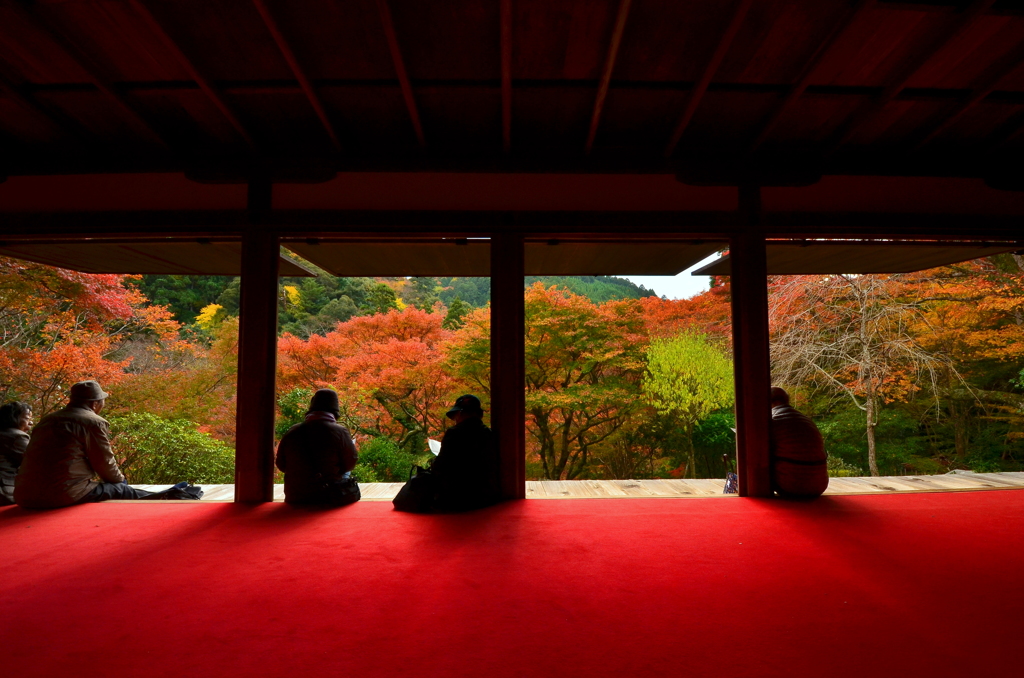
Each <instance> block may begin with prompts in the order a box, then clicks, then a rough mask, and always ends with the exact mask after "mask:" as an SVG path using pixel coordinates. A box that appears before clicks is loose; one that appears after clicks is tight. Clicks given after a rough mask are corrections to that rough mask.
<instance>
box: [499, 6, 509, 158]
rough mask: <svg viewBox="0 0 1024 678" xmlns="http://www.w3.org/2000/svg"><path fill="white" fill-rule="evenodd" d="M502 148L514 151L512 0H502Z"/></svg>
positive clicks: (507, 151)
mask: <svg viewBox="0 0 1024 678" xmlns="http://www.w3.org/2000/svg"><path fill="white" fill-rule="evenodd" d="M499 11H500V13H501V148H502V150H503V151H504V152H505V153H509V152H511V151H512V0H501V6H500V10H499Z"/></svg>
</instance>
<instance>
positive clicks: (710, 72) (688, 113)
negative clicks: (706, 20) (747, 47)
mask: <svg viewBox="0 0 1024 678" xmlns="http://www.w3.org/2000/svg"><path fill="white" fill-rule="evenodd" d="M752 4H753V0H739V1H738V2H737V4H736V9H735V10H733V13H732V19H731V20H730V21H729V25H728V26H727V27H726V29H725V32H724V33H722V37H721V38H719V40H718V44H717V45H716V46H715V51H714V52H713V53H712V55H711V59H710V60H708V63H707V65H706V66H705V67H704V71H703V72H702V73H701V76H700V79H699V80H698V81H697V84H696V85H694V87H693V89H692V90H691V91H690V96H689V98H688V99H687V101H686V108H685V109H684V110H683V114H682V115H681V116H680V117H679V122H677V123H676V127H675V129H674V130H673V131H672V136H671V138H670V139H669V141H668V145H667V146H666V147H665V153H664V155H665V157H666V158H667V157H669V156H671V155H672V154H673V153H674V152H675V150H676V146H678V145H679V140H680V139H682V138H683V133H684V132H685V131H686V128H687V127H688V126H689V125H690V121H691V120H693V114H694V113H696V112H697V107H698V106H700V102H701V100H702V99H703V98H704V93H705V92H707V89H708V85H710V84H711V79H712V78H713V77H714V76H715V73H716V72H717V71H718V67H719V66H721V65H722V61H723V60H724V59H725V55H726V53H728V51H729V47H730V46H732V41H733V39H734V38H735V37H736V33H738V32H739V30H740V25H741V24H742V23H743V20H744V19H745V18H746V16H747V12H749V11H750V6H751V5H752Z"/></svg>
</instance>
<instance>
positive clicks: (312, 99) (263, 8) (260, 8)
mask: <svg viewBox="0 0 1024 678" xmlns="http://www.w3.org/2000/svg"><path fill="white" fill-rule="evenodd" d="M252 3H253V5H254V6H255V7H256V11H257V12H259V14H260V18H261V19H263V24H264V25H265V26H266V27H267V30H268V31H270V35H271V36H272V37H273V38H274V42H275V43H276V44H277V48H278V49H279V50H280V51H281V56H283V57H284V60H285V62H287V64H288V68H290V69H291V71H292V73H293V74H294V75H295V79H296V80H298V81H299V87H301V88H302V91H303V93H304V94H305V95H306V99H308V100H309V104H310V106H312V107H313V110H314V111H316V115H317V117H318V118H320V123H321V124H322V125H323V126H324V130H325V131H326V132H327V136H328V137H330V139H331V144H332V145H333V146H334V150H336V151H340V150H341V142H340V141H338V134H337V133H336V132H335V130H334V125H333V124H332V123H331V119H330V118H329V117H327V110H326V109H325V108H324V105H323V102H322V101H320V95H318V94H317V92H316V88H315V87H313V83H312V82H311V81H310V79H309V78H308V77H306V73H305V71H304V70H303V69H302V66H300V65H299V60H298V59H297V58H296V57H295V53H294V52H293V51H292V48H291V46H290V45H289V44H288V40H286V39H285V37H284V33H282V32H281V29H280V27H279V26H278V25H277V22H276V21H275V20H274V17H273V15H272V14H271V13H270V8H268V7H267V3H266V2H264V0H252Z"/></svg>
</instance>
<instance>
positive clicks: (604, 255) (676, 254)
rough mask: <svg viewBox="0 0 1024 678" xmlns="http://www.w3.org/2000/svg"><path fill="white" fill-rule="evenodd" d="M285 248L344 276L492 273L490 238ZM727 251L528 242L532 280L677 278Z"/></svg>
mask: <svg viewBox="0 0 1024 678" xmlns="http://www.w3.org/2000/svg"><path fill="white" fill-rule="evenodd" d="M284 246H285V247H286V248H288V249H290V250H291V251H293V252H295V253H296V254H298V255H299V256H300V257H302V258H303V259H305V260H307V261H309V262H311V263H313V264H315V265H317V266H319V267H320V268H322V269H324V270H326V271H329V272H330V273H332V274H334V275H338V276H367V277H375V276H392V275H410V276H438V277H445V276H467V277H473V276H479V277H486V276H489V275H490V274H491V273H490V271H491V259H490V257H491V241H490V239H489V238H440V239H433V240H430V239H423V240H420V241H415V240H412V241H410V240H401V241H397V240H393V241H381V240H378V241H372V242H367V241H352V240H344V241H342V240H329V239H316V238H310V239H307V240H303V241H286V242H285V243H284ZM722 247H723V243H722V242H714V241H686V240H678V239H675V240H670V239H661V240H653V241H652V240H645V241H628V240H622V239H616V240H607V239H606V240H575V239H572V240H564V239H549V240H536V241H527V242H526V243H525V246H524V273H525V274H526V275H677V274H679V273H681V272H682V271H684V270H686V269H687V268H689V267H690V266H692V265H693V264H695V263H697V262H698V261H700V260H701V259H704V258H705V257H707V256H708V255H710V254H712V253H714V252H715V251H717V250H719V249H721V248H722Z"/></svg>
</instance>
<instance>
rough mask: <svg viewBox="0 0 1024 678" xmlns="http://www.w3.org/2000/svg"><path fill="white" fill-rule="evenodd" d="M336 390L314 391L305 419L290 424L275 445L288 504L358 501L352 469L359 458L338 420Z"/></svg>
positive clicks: (347, 433)
mask: <svg viewBox="0 0 1024 678" xmlns="http://www.w3.org/2000/svg"><path fill="white" fill-rule="evenodd" d="M340 413H341V409H340V407H339V405H338V394H337V393H335V392H334V391H332V390H331V389H329V388H323V389H320V390H319V391H317V392H316V393H314V394H313V398H312V400H310V403H309V411H308V412H307V413H306V420H305V421H303V422H302V423H301V424H296V425H295V426H293V427H292V428H291V429H290V430H289V431H288V433H286V434H285V435H284V438H282V439H281V443H280V444H279V445H278V446H277V468H279V469H281V470H282V471H284V500H285V501H286V502H288V503H289V504H328V505H332V506H342V505H344V504H351V503H352V502H355V501H359V497H360V494H359V485H358V484H357V483H356V481H355V480H354V479H353V478H352V476H351V473H350V472H351V471H352V469H353V468H355V466H356V462H357V461H359V454H358V453H357V452H356V446H355V443H354V442H352V435H351V434H350V433H349V432H348V429H347V428H345V427H344V426H342V425H341V424H339V423H338V415H339V414H340Z"/></svg>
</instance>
